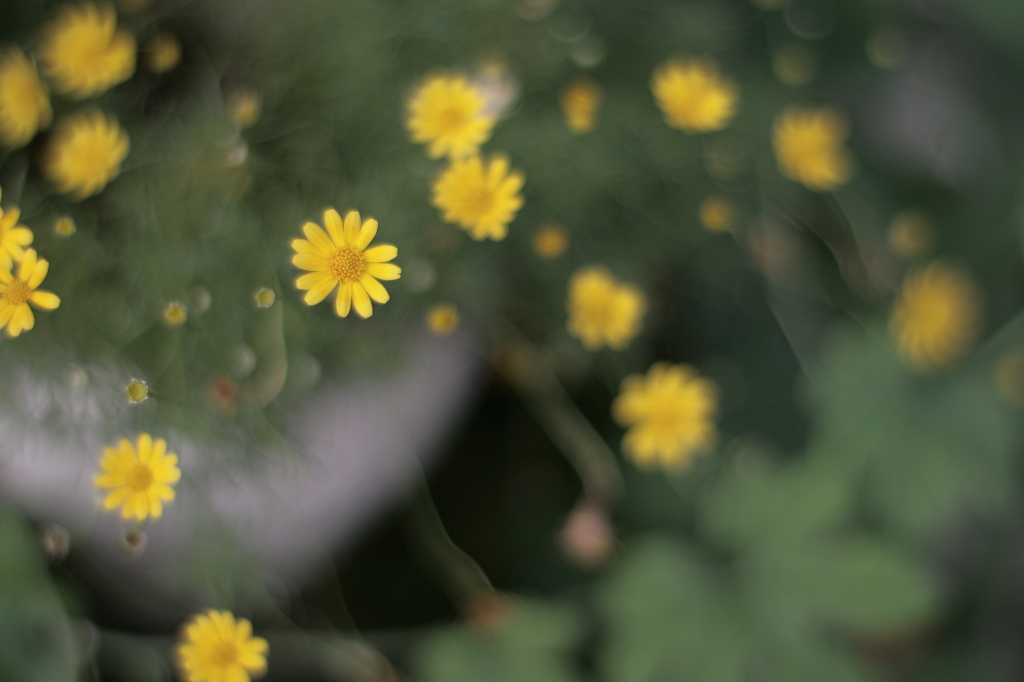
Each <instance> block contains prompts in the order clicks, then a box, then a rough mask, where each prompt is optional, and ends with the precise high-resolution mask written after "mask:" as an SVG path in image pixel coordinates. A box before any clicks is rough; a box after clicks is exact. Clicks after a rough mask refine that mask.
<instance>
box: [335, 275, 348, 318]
mask: <svg viewBox="0 0 1024 682" xmlns="http://www.w3.org/2000/svg"><path fill="white" fill-rule="evenodd" d="M351 309H352V282H345V283H344V284H342V285H341V286H340V287H338V297H337V298H336V299H335V300H334V312H336V313H337V314H338V317H348V313H349V311H350V310H351Z"/></svg>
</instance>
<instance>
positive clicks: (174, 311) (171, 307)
mask: <svg viewBox="0 0 1024 682" xmlns="http://www.w3.org/2000/svg"><path fill="white" fill-rule="evenodd" d="M163 315H164V322H166V323H167V324H169V325H171V326H172V327H177V326H179V325H183V324H185V322H186V321H188V308H186V307H185V304H184V303H182V302H181V301H171V302H170V303H168V304H167V305H166V306H164V313H163Z"/></svg>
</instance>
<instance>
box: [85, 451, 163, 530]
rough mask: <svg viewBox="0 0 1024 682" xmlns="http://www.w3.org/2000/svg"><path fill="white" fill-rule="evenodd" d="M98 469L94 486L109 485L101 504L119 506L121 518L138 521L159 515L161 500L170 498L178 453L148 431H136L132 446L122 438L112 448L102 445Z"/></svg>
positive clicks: (160, 512) (103, 486)
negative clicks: (168, 449) (171, 450)
mask: <svg viewBox="0 0 1024 682" xmlns="http://www.w3.org/2000/svg"><path fill="white" fill-rule="evenodd" d="M100 469H102V473H100V474H97V475H96V477H95V479H93V480H94V481H95V483H96V487H97V488H110V489H111V490H110V492H109V493H107V496H106V497H105V498H104V499H103V508H104V509H113V508H114V507H117V506H120V507H121V516H122V517H123V518H126V519H130V518H133V517H134V518H136V519H138V520H139V521H145V520H146V519H147V518H149V517H152V518H154V519H158V518H160V516H161V515H162V514H163V513H164V505H163V503H164V502H170V501H171V500H173V499H174V488H172V487H171V486H172V485H174V484H175V483H177V482H178V480H179V479H180V478H181V470H180V469H178V456H177V455H176V454H174V453H173V452H167V441H165V440H164V439H163V438H157V439H156V440H153V437H152V436H150V435H149V434H148V433H140V434H139V436H138V438H137V439H136V441H135V445H134V446H133V445H132V443H131V441H130V440H128V439H127V438H122V439H121V440H120V441H118V443H117V447H116V448H114V447H110V446H108V447H105V448H103V459H101V460H100Z"/></svg>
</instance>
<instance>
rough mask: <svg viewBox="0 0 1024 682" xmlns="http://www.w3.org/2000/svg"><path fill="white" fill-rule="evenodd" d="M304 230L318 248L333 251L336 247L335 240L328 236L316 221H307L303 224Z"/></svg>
mask: <svg viewBox="0 0 1024 682" xmlns="http://www.w3.org/2000/svg"><path fill="white" fill-rule="evenodd" d="M302 232H303V234H305V235H306V238H307V239H309V241H311V242H313V244H314V245H316V246H317V248H319V249H321V250H323V252H324V253H332V252H333V251H334V249H335V246H334V242H332V241H331V238H330V237H329V236H327V233H326V232H324V230H323V228H322V227H320V226H319V225H317V224H316V223H306V224H305V225H303V226H302Z"/></svg>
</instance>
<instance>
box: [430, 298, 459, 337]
mask: <svg viewBox="0 0 1024 682" xmlns="http://www.w3.org/2000/svg"><path fill="white" fill-rule="evenodd" d="M426 322H427V329H429V330H430V333H432V334H434V335H435V336H448V335H449V334H451V333H452V332H453V331H455V329H456V328H457V327H458V326H459V309H458V308H456V307H455V306H454V305H452V304H451V303H439V304H438V305H435V306H433V307H432V308H431V309H430V310H428V311H427V317H426Z"/></svg>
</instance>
